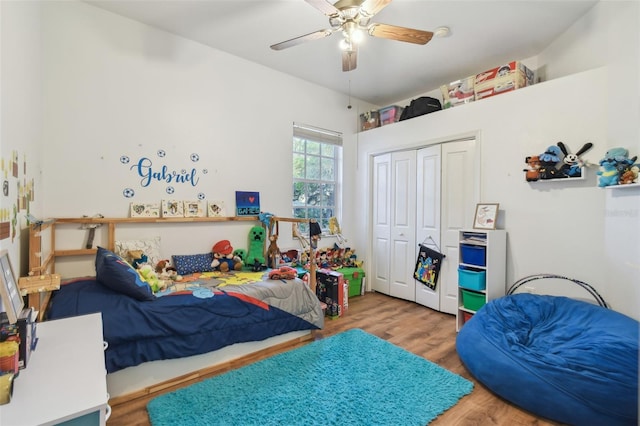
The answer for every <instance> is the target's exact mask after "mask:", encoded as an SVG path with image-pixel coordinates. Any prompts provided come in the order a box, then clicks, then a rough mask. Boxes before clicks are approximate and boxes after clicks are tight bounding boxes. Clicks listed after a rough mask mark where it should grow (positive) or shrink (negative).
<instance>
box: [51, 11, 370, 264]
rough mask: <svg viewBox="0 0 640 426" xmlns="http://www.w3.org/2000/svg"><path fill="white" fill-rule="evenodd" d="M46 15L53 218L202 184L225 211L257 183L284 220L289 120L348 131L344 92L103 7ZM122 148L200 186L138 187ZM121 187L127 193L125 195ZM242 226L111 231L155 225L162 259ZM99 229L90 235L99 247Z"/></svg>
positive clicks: (351, 123)
mask: <svg viewBox="0 0 640 426" xmlns="http://www.w3.org/2000/svg"><path fill="white" fill-rule="evenodd" d="M43 22H44V30H43V35H44V40H45V52H46V54H45V57H44V64H43V66H44V70H45V71H44V89H45V103H44V110H45V112H46V113H45V117H44V131H45V135H46V144H45V147H44V150H45V156H46V163H45V166H44V188H43V191H42V192H43V193H44V196H45V211H46V214H47V215H48V216H50V217H64V216H72V217H77V216H81V215H89V216H93V215H95V214H97V213H101V214H103V215H105V216H109V217H126V216H127V215H128V212H129V210H128V208H129V202H130V201H136V202H160V200H162V199H169V198H175V199H178V200H190V199H195V198H196V197H197V195H198V194H199V193H203V194H205V196H206V197H207V199H209V200H223V201H225V203H226V205H227V214H228V215H230V216H233V215H235V213H234V208H235V191H236V190H244V191H259V192H260V199H261V208H262V210H263V211H266V212H270V213H274V214H276V215H279V216H285V217H289V216H291V207H290V206H291V185H292V177H291V163H292V154H291V139H292V124H293V122H294V121H295V122H300V123H306V124H311V125H314V126H318V127H323V128H327V129H331V130H335V131H339V132H343V133H345V134H353V133H354V131H355V129H356V124H357V118H358V112H357V111H358V110H359V109H361V108H360V106H359V104H358V103H357V102H355V103H354V108H353V109H350V110H349V109H347V103H348V99H347V97H345V96H344V95H342V94H339V93H336V92H332V91H329V90H326V89H324V88H320V87H318V86H315V85H312V84H310V83H307V82H305V81H302V80H299V79H294V78H292V77H290V76H287V75H285V74H282V73H279V72H276V71H273V70H270V69H268V68H265V67H263V66H261V65H257V64H254V63H251V62H247V61H245V60H242V59H239V58H237V57H234V56H231V55H228V54H226V53H224V52H221V51H217V50H214V49H211V48H209V47H207V46H204V45H202V44H199V43H195V42H192V41H188V40H185V39H182V38H179V37H176V36H174V35H171V34H169V33H166V32H164V31H160V30H157V29H154V28H152V27H149V26H146V25H142V24H140V23H138V22H135V21H133V20H129V19H125V18H122V17H120V16H117V15H115V14H112V13H110V12H106V11H104V10H102V9H98V8H95V7H93V6H90V5H87V4H84V3H79V2H55V3H47V4H46V5H45V6H44V20H43ZM158 150H165V151H166V157H164V158H159V157H158V156H157V155H156V152H157V151H158ZM191 153H197V154H198V155H199V156H200V161H199V162H198V163H193V162H192V161H191V160H190V159H189V156H190V154H191ZM123 155H126V156H128V157H129V158H130V159H131V160H132V161H137V159H139V158H141V157H148V158H150V159H151V160H152V161H153V164H154V165H153V167H154V168H156V167H157V168H158V169H157V170H159V167H160V166H161V165H166V166H167V167H169V170H177V171H178V172H179V171H180V170H182V169H183V168H184V169H186V170H188V171H189V170H191V169H192V168H195V169H196V171H197V173H198V175H197V176H198V179H199V182H198V185H197V186H192V185H189V184H176V185H174V187H175V193H174V194H172V195H169V194H167V193H166V188H167V186H168V185H167V184H166V183H160V182H154V183H152V184H151V185H149V186H148V187H142V186H141V184H140V181H141V178H140V177H138V176H137V175H136V173H134V171H132V170H131V169H130V166H131V163H129V164H127V165H123V164H121V163H120V160H119V159H120V157H121V156H123ZM204 169H206V172H207V173H206V174H205V173H204ZM125 188H133V189H134V190H135V192H136V195H135V197H134V198H132V199H127V198H125V197H124V196H123V190H124V189H125ZM250 226H252V225H251V224H249V225H247V224H242V225H237V226H234V225H231V226H226V225H225V226H220V225H213V226H211V227H209V228H205V229H203V230H202V232H196V233H197V234H198V235H194V232H193V231H190V232H188V233H185V232H184V227H183V228H181V229H177V228H176V229H175V231H168V230H167V228H168V227H162V229H157V228H154V227H153V226H147V227H145V228H144V229H139V227H137V228H138V229H136V228H134V229H131V230H130V231H129V230H127V231H126V232H127V233H126V234H124V233H123V234H119V235H118V234H117V235H116V237H117V238H118V239H124V238H138V237H146V236H150V235H148V234H151V235H153V234H155V235H159V234H160V233H162V236H163V254H164V255H166V256H169V255H171V254H190V253H202V252H206V251H209V250H210V249H211V246H212V245H213V244H214V243H215V242H216V241H218V240H220V239H230V240H231V242H232V244H233V245H234V246H235V247H238V248H240V247H245V248H246V245H247V235H248V229H249V228H250ZM105 232H106V231H105V230H104V229H103V230H101V231H100V232H99V235H98V238H97V240H96V243H97V244H100V243H103V244H104V236H105ZM281 233H282V234H283V235H282V241H281V242H282V244H284V247H287V242H286V237H287V235H286V233H284V232H282V231H281ZM76 234H77V238H76V239H74V240H69V241H67V242H64V243H63V244H69V245H70V247H64V246H63V247H64V248H80V247H81V246H82V240H83V238H84V237H85V234H84V233H83V232H80V233H76ZM289 234H290V233H289ZM185 235H188V237H185ZM291 244H293V245H292V247H299V245H298V244H295V243H291ZM281 247H282V245H281Z"/></svg>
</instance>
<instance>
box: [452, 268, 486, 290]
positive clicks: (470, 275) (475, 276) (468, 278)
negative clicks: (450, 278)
mask: <svg viewBox="0 0 640 426" xmlns="http://www.w3.org/2000/svg"><path fill="white" fill-rule="evenodd" d="M458 285H459V286H460V287H464V288H466V289H469V290H478V291H482V290H484V289H486V288H487V272H486V271H482V270H479V269H474V268H467V267H466V266H459V267H458Z"/></svg>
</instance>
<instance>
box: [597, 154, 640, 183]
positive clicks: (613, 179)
mask: <svg viewBox="0 0 640 426" xmlns="http://www.w3.org/2000/svg"><path fill="white" fill-rule="evenodd" d="M634 161H635V158H634V159H633V160H629V151H628V150H627V149H626V148H611V149H610V150H608V151H607V152H606V153H605V154H604V158H603V159H602V160H600V170H598V171H597V172H596V174H597V175H598V186H599V187H605V186H612V185H617V184H618V182H619V180H620V172H621V170H624V169H625V168H627V167H630V165H631V164H633V162H634Z"/></svg>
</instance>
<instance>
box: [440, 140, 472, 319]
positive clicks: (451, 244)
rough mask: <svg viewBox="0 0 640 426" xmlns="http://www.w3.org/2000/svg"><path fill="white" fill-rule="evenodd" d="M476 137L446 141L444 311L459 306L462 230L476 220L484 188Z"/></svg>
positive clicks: (443, 263) (449, 311) (444, 152)
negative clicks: (459, 232) (474, 218)
mask: <svg viewBox="0 0 640 426" xmlns="http://www.w3.org/2000/svg"><path fill="white" fill-rule="evenodd" d="M478 154H479V152H477V150H476V144H475V140H468V141H459V142H449V143H445V144H442V199H441V223H440V224H441V227H442V233H441V235H442V245H441V246H440V248H441V249H442V252H443V253H444V254H445V255H446V258H445V259H444V261H443V262H442V269H441V270H440V277H439V279H438V287H437V289H438V291H439V292H440V311H441V312H446V313H449V314H455V313H456V310H457V308H458V290H457V287H458V270H457V265H458V231H460V230H461V229H465V228H470V227H471V226H472V224H473V215H474V214H475V206H476V203H477V201H478V200H479V199H480V198H479V190H480V182H479V176H480V161H479V157H478Z"/></svg>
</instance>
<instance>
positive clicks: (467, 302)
mask: <svg viewBox="0 0 640 426" xmlns="http://www.w3.org/2000/svg"><path fill="white" fill-rule="evenodd" d="M460 291H461V292H462V306H464V308H465V309H469V310H471V311H477V310H478V309H480V308H482V307H483V306H484V305H485V303H486V302H487V299H486V297H485V296H484V294H482V293H476V292H475V291H470V290H465V289H460Z"/></svg>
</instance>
